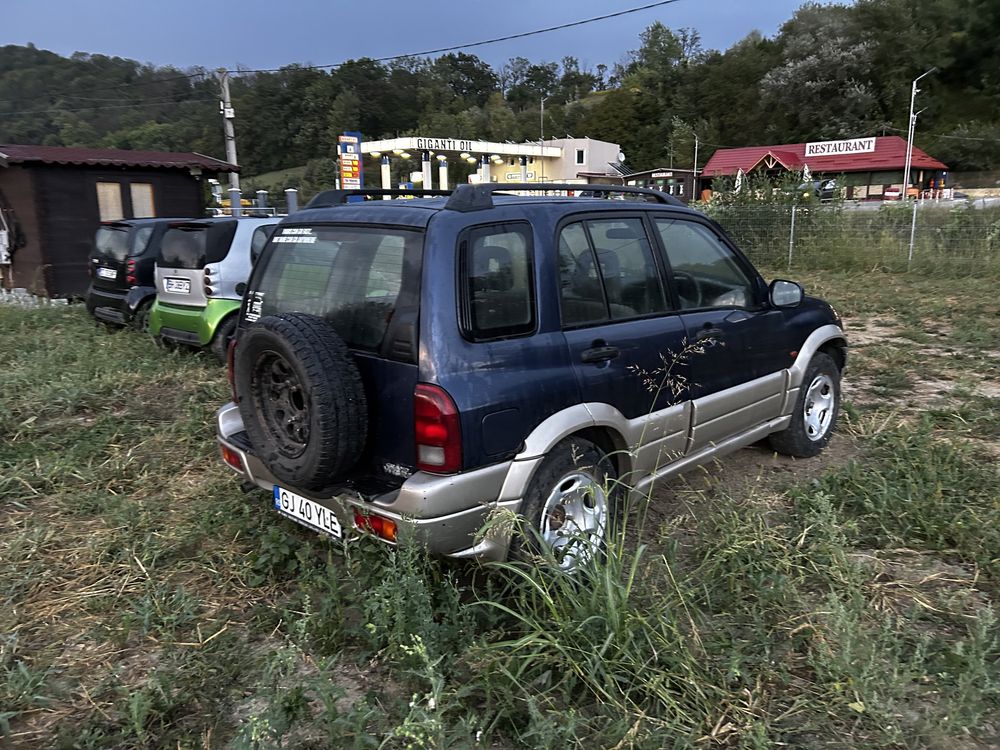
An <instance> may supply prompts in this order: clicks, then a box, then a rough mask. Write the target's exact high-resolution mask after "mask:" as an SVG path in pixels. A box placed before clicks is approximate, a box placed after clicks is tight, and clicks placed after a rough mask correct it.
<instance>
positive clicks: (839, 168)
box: [0, 135, 948, 175]
mask: <svg viewBox="0 0 1000 750" xmlns="http://www.w3.org/2000/svg"><path fill="white" fill-rule="evenodd" d="M0 148H2V147H0ZM769 153H770V154H772V155H773V156H774V157H775V159H777V160H778V161H779V162H781V164H782V165H783V166H784V167H785V168H786V169H800V168H801V167H802V166H803V165H808V166H809V169H810V170H811V171H813V172H821V173H826V174H829V173H833V172H837V173H839V172H871V171H875V172H878V171H886V170H901V169H903V167H904V165H905V162H906V140H904V139H903V138H900V137H899V136H898V135H886V136H881V137H878V138H876V139H875V151H873V152H871V153H868V154H858V153H852V154H830V155H827V156H810V157H808V158H806V144H804V143H789V144H785V145H781V146H747V147H745V148H720V149H719V150H718V151H716V152H715V153H714V154H712V158H711V159H709V160H708V163H707V164H706V165H705V168H704V169H703V170H702V174H704V175H731V174H736V173H737V172H738V171H739V170H741V169H742V170H743V171H744V172H749V171H750V170H751V169H753V168H754V167H756V166H757V164H758V163H759V162H760V161H761V160H762V159H763V158H764V157H765V156H767V155H768V154H769ZM913 167H915V168H917V169H947V168H948V166H947V165H946V164H943V163H942V162H939V161H938V160H937V159H934V158H933V157H931V156H928V155H927V154H926V153H925V152H924V151H921V150H920V149H919V148H917V147H916V146H914V147H913Z"/></svg>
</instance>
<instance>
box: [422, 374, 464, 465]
mask: <svg viewBox="0 0 1000 750" xmlns="http://www.w3.org/2000/svg"><path fill="white" fill-rule="evenodd" d="M413 412H414V420H413V424H414V434H415V436H416V440H415V442H416V445H417V468H418V469H420V470H421V471H429V472H432V473H434V474H451V473H453V472H456V471H459V470H460V469H461V468H462V428H461V424H460V422H459V418H458V409H457V408H455V402H454V401H452V399H451V396H449V395H448V392H447V391H445V390H444V389H443V388H440V387H439V386H436V385H428V384H426V383H418V384H417V387H416V388H415V389H414V391H413Z"/></svg>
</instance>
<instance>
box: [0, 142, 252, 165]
mask: <svg viewBox="0 0 1000 750" xmlns="http://www.w3.org/2000/svg"><path fill="white" fill-rule="evenodd" d="M30 162H38V163H42V164H86V165H93V166H113V167H164V168H167V169H191V168H192V167H197V168H199V169H204V170H205V171H207V172H238V171H239V167H236V166H233V165H232V164H229V163H228V162H224V161H221V160H219V159H213V158H212V157H211V156H205V155H204V154H197V153H191V152H188V153H174V152H171V151H127V150H125V149H117V148H65V147H63V146H16V145H10V146H7V145H3V144H0V166H3V165H6V164H24V163H30Z"/></svg>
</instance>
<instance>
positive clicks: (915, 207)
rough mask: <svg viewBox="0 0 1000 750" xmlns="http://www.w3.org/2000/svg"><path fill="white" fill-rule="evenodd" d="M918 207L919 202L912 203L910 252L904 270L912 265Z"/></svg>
mask: <svg viewBox="0 0 1000 750" xmlns="http://www.w3.org/2000/svg"><path fill="white" fill-rule="evenodd" d="M918 205H920V203H919V201H916V200H915V201H913V221H911V222H910V251H909V253H907V256H906V270H907V271H909V270H910V265H911V264H912V263H913V240H914V238H915V237H916V234H917V206H918Z"/></svg>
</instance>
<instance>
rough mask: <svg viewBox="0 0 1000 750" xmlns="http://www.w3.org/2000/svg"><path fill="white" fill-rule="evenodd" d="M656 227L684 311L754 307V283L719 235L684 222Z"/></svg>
mask: <svg viewBox="0 0 1000 750" xmlns="http://www.w3.org/2000/svg"><path fill="white" fill-rule="evenodd" d="M655 223H656V229H657V231H658V232H659V234H660V240H661V241H662V243H663V249H664V250H665V251H666V254H667V260H668V261H669V263H670V267H671V269H672V270H673V277H674V285H675V288H676V290H677V296H678V298H679V300H680V305H681V309H682V310H696V309H699V308H706V307H751V306H752V305H753V303H754V299H753V288H754V287H753V282H752V281H751V279H750V277H749V276H748V275H747V273H746V271H744V270H743V267H742V266H741V265H740V262H739V260H738V259H737V257H736V255H735V254H734V253H733V251H732V250H730V249H729V248H728V247H726V245H725V243H723V242H722V240H721V239H719V237H718V236H716V235H715V233H713V232H711V231H709V230H708V229H707V228H706V227H704V226H702V225H701V224H698V223H696V222H693V221H685V220H683V219H655Z"/></svg>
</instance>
